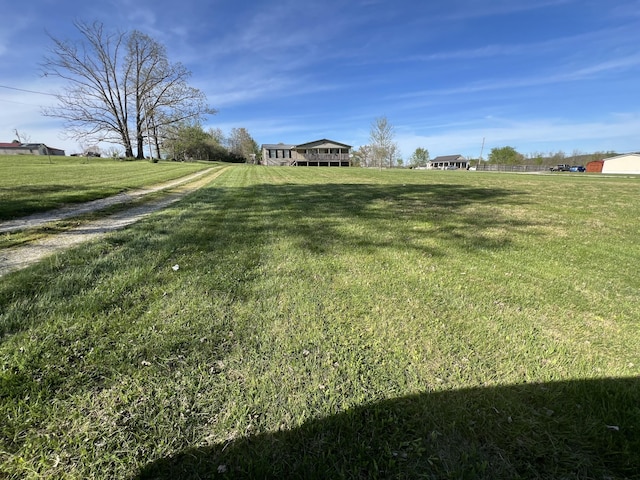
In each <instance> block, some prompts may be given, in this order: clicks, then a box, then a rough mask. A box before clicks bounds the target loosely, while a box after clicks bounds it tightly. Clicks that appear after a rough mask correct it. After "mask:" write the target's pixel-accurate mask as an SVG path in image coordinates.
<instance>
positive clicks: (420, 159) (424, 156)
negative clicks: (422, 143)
mask: <svg viewBox="0 0 640 480" xmlns="http://www.w3.org/2000/svg"><path fill="white" fill-rule="evenodd" d="M428 161H429V150H427V149H426V148H422V147H418V148H416V150H415V151H414V152H413V153H412V154H411V157H410V158H409V166H410V167H426V166H427V162H428Z"/></svg>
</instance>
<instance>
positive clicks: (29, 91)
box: [0, 85, 56, 97]
mask: <svg viewBox="0 0 640 480" xmlns="http://www.w3.org/2000/svg"><path fill="white" fill-rule="evenodd" d="M0 88H8V89H9V90H17V91H19V92H27V93H37V94H38V95H49V96H51V97H55V96H56V95H55V94H54V93H47V92H38V91H36V90H25V89H24V88H16V87H9V86H7V85H0Z"/></svg>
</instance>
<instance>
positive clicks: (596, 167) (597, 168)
mask: <svg viewBox="0 0 640 480" xmlns="http://www.w3.org/2000/svg"><path fill="white" fill-rule="evenodd" d="M603 165H604V160H594V161H592V162H589V163H587V169H586V171H587V172H589V173H602V166H603Z"/></svg>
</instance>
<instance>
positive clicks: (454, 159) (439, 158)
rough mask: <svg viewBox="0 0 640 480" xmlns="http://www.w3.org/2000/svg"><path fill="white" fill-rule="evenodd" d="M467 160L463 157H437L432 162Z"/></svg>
mask: <svg viewBox="0 0 640 480" xmlns="http://www.w3.org/2000/svg"><path fill="white" fill-rule="evenodd" d="M461 158H462V159H463V160H466V158H464V156H462V155H443V156H441V157H436V158H434V159H433V160H431V161H432V162H455V161H456V160H460V159H461Z"/></svg>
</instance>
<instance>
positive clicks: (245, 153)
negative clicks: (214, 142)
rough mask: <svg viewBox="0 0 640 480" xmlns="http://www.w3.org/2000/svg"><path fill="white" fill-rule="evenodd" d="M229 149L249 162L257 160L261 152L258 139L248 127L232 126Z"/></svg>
mask: <svg viewBox="0 0 640 480" xmlns="http://www.w3.org/2000/svg"><path fill="white" fill-rule="evenodd" d="M228 145H229V151H230V152H231V153H233V154H235V155H237V156H239V157H242V158H244V159H245V160H246V161H247V162H255V159H256V158H257V157H258V155H259V154H260V148H259V147H258V144H257V143H256V141H255V140H254V139H253V137H251V135H249V132H248V131H247V129H246V128H232V129H231V133H230V134H229V138H228Z"/></svg>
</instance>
